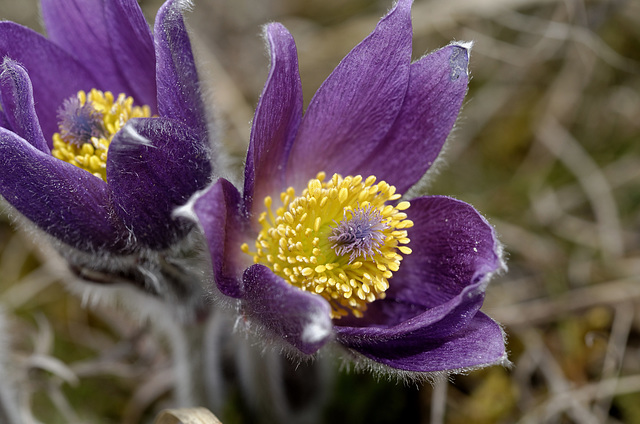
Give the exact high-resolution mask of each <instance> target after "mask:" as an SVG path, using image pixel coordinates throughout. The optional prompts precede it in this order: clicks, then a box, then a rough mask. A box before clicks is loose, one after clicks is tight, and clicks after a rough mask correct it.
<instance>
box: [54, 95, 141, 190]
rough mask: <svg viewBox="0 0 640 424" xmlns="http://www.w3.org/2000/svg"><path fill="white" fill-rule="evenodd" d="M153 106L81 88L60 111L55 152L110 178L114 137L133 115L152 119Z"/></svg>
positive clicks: (68, 160) (55, 137)
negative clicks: (108, 164) (110, 160)
mask: <svg viewBox="0 0 640 424" xmlns="http://www.w3.org/2000/svg"><path fill="white" fill-rule="evenodd" d="M150 116H151V109H150V108H149V106H146V105H145V106H133V98H132V97H127V96H126V95H125V94H122V93H121V94H119V95H118V97H114V96H113V94H112V93H111V92H110V91H105V92H102V91H100V90H96V89H92V90H91V91H90V92H89V94H87V93H85V92H84V91H79V92H78V94H77V95H76V96H74V97H71V98H69V99H67V100H65V101H64V103H63V105H62V107H61V108H60V109H59V110H58V129H59V132H57V133H55V134H53V149H52V150H51V154H52V155H53V156H54V157H55V158H58V159H60V160H63V161H65V162H69V163H70V164H72V165H75V166H77V167H79V168H82V169H84V170H85V171H88V172H90V173H92V174H93V175H95V176H96V177H98V178H101V179H103V180H105V181H106V180H107V153H108V151H109V145H110V144H111V140H112V139H113V136H114V135H115V134H116V133H117V132H118V131H119V130H120V129H121V128H122V127H123V126H124V124H125V123H126V122H127V121H128V120H129V119H131V118H148V117H150Z"/></svg>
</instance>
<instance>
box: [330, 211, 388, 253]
mask: <svg viewBox="0 0 640 424" xmlns="http://www.w3.org/2000/svg"><path fill="white" fill-rule="evenodd" d="M347 213H350V214H351V216H350V217H348V216H347ZM334 222H335V221H334ZM387 228H389V226H388V225H387V224H385V223H384V222H383V217H382V215H380V212H379V211H378V210H377V209H375V208H373V207H372V206H371V205H367V206H365V207H363V208H361V207H359V206H358V207H356V208H355V209H353V210H349V211H347V210H345V211H344V215H343V218H342V221H340V222H338V223H337V225H336V227H333V228H332V233H331V236H329V237H328V239H329V241H331V242H333V245H332V246H331V248H332V249H333V250H334V251H335V252H336V254H337V255H339V256H344V255H349V263H351V262H353V261H354V260H355V259H356V258H358V257H364V258H365V259H366V258H367V256H369V257H373V256H374V255H375V254H376V253H380V247H381V246H382V245H383V244H384V238H385V236H384V234H383V231H384V230H386V229H387Z"/></svg>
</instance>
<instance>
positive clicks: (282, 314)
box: [243, 264, 332, 354]
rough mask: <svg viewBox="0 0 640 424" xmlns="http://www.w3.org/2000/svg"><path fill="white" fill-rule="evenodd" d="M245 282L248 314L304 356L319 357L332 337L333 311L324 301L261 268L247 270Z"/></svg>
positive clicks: (245, 300)
mask: <svg viewBox="0 0 640 424" xmlns="http://www.w3.org/2000/svg"><path fill="white" fill-rule="evenodd" d="M243 280H244V284H245V294H244V297H243V299H244V307H245V312H246V313H247V314H248V315H249V316H251V317H255V318H257V320H258V321H259V322H260V323H261V324H262V325H264V326H265V327H266V328H267V329H268V330H270V331H272V332H274V333H275V334H276V335H278V336H280V337H282V338H283V339H284V340H286V341H287V342H288V343H289V344H291V345H292V346H294V347H296V348H297V349H298V350H300V351H301V352H303V353H306V354H313V353H315V352H316V351H317V350H318V349H320V348H321V347H322V345H324V344H325V343H326V342H327V341H328V340H329V338H330V337H331V336H332V324H331V318H330V316H331V315H330V314H331V308H330V307H329V304H328V303H327V302H326V301H325V300H324V299H323V298H322V297H320V296H318V295H316V294H312V293H309V292H305V291H302V290H300V289H298V288H297V287H294V286H292V285H290V284H288V283H286V282H285V281H284V280H283V279H282V278H280V277H278V276H276V275H275V274H274V273H273V272H271V270H270V269H269V268H267V267H266V266H264V265H260V264H256V265H252V266H251V267H249V268H247V270H246V271H245V272H244V276H243Z"/></svg>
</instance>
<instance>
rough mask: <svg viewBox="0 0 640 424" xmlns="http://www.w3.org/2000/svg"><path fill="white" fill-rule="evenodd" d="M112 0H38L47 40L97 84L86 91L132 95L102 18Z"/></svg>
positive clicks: (130, 35) (126, 35) (126, 37)
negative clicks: (119, 66)
mask: <svg viewBox="0 0 640 424" xmlns="http://www.w3.org/2000/svg"><path fill="white" fill-rule="evenodd" d="M112 1H113V0H110V1H104V0H41V2H40V4H41V8H42V18H43V20H44V24H45V28H46V30H47V35H48V36H49V39H50V40H51V41H53V42H54V43H55V44H57V45H58V46H60V47H62V48H63V49H64V50H66V51H67V52H69V53H70V54H71V55H72V56H73V57H75V58H76V59H77V60H78V61H79V62H80V63H83V64H84V65H85V66H86V67H87V69H89V70H90V72H91V73H92V75H93V76H94V77H95V79H96V81H97V82H98V84H97V85H94V86H92V87H89V89H91V88H97V89H99V90H102V91H107V90H109V91H111V92H113V93H114V94H116V95H117V94H118V93H126V94H127V95H132V94H133V93H131V87H130V86H129V84H128V83H127V79H126V77H125V76H124V75H123V74H122V73H121V72H120V69H119V68H118V58H117V57H116V52H114V51H113V50H112V49H111V42H110V38H111V37H112V36H113V34H109V31H110V28H109V27H108V26H107V21H106V19H105V3H110V2H112ZM121 19H126V18H124V17H122V18H121ZM120 29H122V28H120ZM119 36H121V37H122V38H123V39H125V40H129V39H131V38H132V37H133V35H132V34H131V33H123V34H119ZM29 71H31V70H30V69H29ZM29 73H31V72H29ZM72 94H74V93H73V92H72V93H70V94H69V96H71V95H72Z"/></svg>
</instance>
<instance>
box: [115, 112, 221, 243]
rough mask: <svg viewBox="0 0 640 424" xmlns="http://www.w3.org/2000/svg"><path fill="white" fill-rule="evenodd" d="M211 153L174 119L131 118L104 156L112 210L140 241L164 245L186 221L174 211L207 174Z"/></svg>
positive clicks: (182, 230) (180, 231)
mask: <svg viewBox="0 0 640 424" xmlns="http://www.w3.org/2000/svg"><path fill="white" fill-rule="evenodd" d="M210 161H211V158H210V154H209V150H208V149H206V148H204V147H203V146H202V145H201V143H200V140H199V138H198V137H196V135H195V134H194V133H193V131H191V129H190V128H186V127H185V126H184V125H182V124H181V123H179V122H177V121H173V120H169V119H165V118H147V119H132V120H130V121H129V122H127V124H126V125H125V126H124V127H123V128H122V130H120V131H119V132H118V133H117V134H116V135H115V137H114V138H113V141H112V142H111V145H110V146H109V156H108V159H107V181H108V183H109V187H110V189H111V191H112V197H113V203H114V205H115V209H116V213H117V214H118V215H119V216H120V218H121V219H122V220H123V221H124V223H125V225H126V226H127V228H129V229H131V231H132V232H133V234H134V236H135V237H136V238H137V240H138V241H140V242H142V243H144V244H146V245H148V246H150V247H152V248H165V247H168V245H169V244H171V243H173V242H174V241H175V240H176V239H178V238H180V237H182V236H183V235H184V233H185V231H186V230H187V229H188V227H189V225H186V221H185V220H182V219H179V220H176V219H175V218H173V217H172V212H173V210H174V209H175V208H176V207H178V206H181V205H183V204H185V203H186V202H187V200H188V199H189V198H190V197H191V195H192V194H194V193H195V192H196V191H198V190H201V189H203V188H204V187H206V185H207V184H208V183H209V181H210V178H211V162H210Z"/></svg>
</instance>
